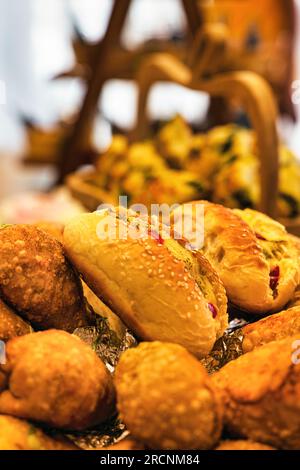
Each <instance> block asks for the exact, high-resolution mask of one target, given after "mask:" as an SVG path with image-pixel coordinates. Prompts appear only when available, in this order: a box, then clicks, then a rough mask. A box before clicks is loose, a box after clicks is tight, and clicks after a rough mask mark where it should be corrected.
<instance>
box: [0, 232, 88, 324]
mask: <svg viewBox="0 0 300 470" xmlns="http://www.w3.org/2000/svg"><path fill="white" fill-rule="evenodd" d="M0 294H1V296H2V297H3V299H4V301H5V302H7V303H8V304H9V305H11V306H12V307H13V308H14V309H15V310H16V311H18V313H19V314H20V315H22V317H23V318H25V319H26V320H29V321H30V322H31V323H32V325H33V326H34V327H35V328H36V329H48V328H57V329H62V330H66V331H69V332H73V331H74V330H75V328H77V327H80V326H85V325H87V323H88V321H87V318H86V315H85V305H84V302H83V295H82V287H81V283H80V280H79V278H78V276H77V274H76V273H75V271H74V269H73V268H72V266H71V265H70V263H69V262H68V261H67V259H66V258H65V255H64V251H63V247H62V245H61V244H60V243H59V242H58V241H56V240H55V239H54V238H53V237H51V236H50V235H48V234H47V233H45V232H43V231H41V230H39V229H37V228H36V227H33V226H30V225H11V226H6V227H5V228H2V229H1V230H0Z"/></svg>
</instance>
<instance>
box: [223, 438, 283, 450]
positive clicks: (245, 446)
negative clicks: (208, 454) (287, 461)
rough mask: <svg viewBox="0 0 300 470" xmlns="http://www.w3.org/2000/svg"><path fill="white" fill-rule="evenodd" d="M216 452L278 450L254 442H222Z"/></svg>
mask: <svg viewBox="0 0 300 470" xmlns="http://www.w3.org/2000/svg"><path fill="white" fill-rule="evenodd" d="M215 450H276V449H274V447H271V446H267V445H266V444H261V443H260V442H253V441H242V440H240V441H229V440H228V441H221V442H220V444H219V445H218V447H217V448H216V449H215Z"/></svg>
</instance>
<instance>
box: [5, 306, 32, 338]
mask: <svg viewBox="0 0 300 470" xmlns="http://www.w3.org/2000/svg"><path fill="white" fill-rule="evenodd" d="M31 331H32V329H31V326H30V325H29V324H28V323H26V322H25V321H24V320H22V318H21V317H19V316H18V315H17V314H16V313H15V312H14V311H13V310H12V309H11V308H9V307H8V306H7V305H6V304H5V303H4V302H3V301H2V300H1V299H0V341H4V342H6V341H8V340H9V339H12V338H14V337H15V336H22V335H27V334H28V333H30V332H31Z"/></svg>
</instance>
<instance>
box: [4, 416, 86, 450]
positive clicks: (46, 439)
mask: <svg viewBox="0 0 300 470" xmlns="http://www.w3.org/2000/svg"><path fill="white" fill-rule="evenodd" d="M0 430H1V432H0V450H79V449H78V447H76V446H75V445H74V444H72V443H71V442H70V441H68V440H67V439H65V438H63V437H58V436H56V437H50V436H48V435H47V434H45V432H44V431H42V430H41V429H39V428H38V427H36V426H35V425H33V424H32V423H29V422H27V421H24V420H21V419H17V418H13V417H12V416H4V415H0Z"/></svg>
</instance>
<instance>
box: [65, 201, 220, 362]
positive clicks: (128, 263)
mask: <svg viewBox="0 0 300 470" xmlns="http://www.w3.org/2000/svg"><path fill="white" fill-rule="evenodd" d="M118 213H119V210H117V211H116V212H110V211H101V212H98V213H97V212H95V213H93V214H85V215H81V216H79V217H76V218H75V219H73V221H71V222H70V223H68V224H67V226H66V228H65V231H64V246H65V249H66V251H67V253H68V256H69V258H70V259H71V260H72V262H73V263H74V265H75V266H76V267H77V269H78V270H79V271H80V273H81V274H82V276H83V278H84V280H85V282H86V283H87V284H88V285H89V286H90V287H91V288H92V290H93V291H94V292H95V294H96V295H97V296H98V297H101V298H102V299H104V301H105V303H107V304H108V305H110V307H111V308H112V310H113V311H114V312H115V313H117V314H118V315H119V316H120V318H121V319H122V320H123V321H124V323H125V324H127V326H128V327H129V328H130V329H131V330H132V331H133V332H134V333H135V334H136V335H137V336H138V337H139V338H141V339H143V340H149V341H152V340H161V341H170V342H174V343H179V344H182V345H183V346H184V347H186V348H187V349H188V350H189V351H191V352H192V353H193V354H195V355H197V356H199V357H202V356H205V355H206V354H207V353H209V352H210V351H211V349H212V347H213V345H214V343H215V341H216V340H217V339H218V338H219V337H220V336H222V334H223V333H224V331H225V329H226V327H227V322H228V319H227V299H226V295H225V289H224V287H223V285H222V283H221V281H220V279H219V277H218V275H217V273H216V272H215V271H214V269H213V268H212V267H211V265H210V263H209V262H208V261H207V260H206V259H205V258H204V257H203V256H202V255H201V254H198V255H193V254H192V253H191V252H190V251H188V250H186V249H184V248H183V247H182V246H181V245H180V244H179V243H178V242H177V241H175V240H172V239H170V238H167V237H165V238H164V236H165V233H164V232H162V233H161V234H155V232H154V229H153V227H152V226H150V225H149V224H148V222H146V226H145V220H142V219H141V218H139V217H137V214H136V213H135V214H132V213H131V214H129V213H126V214H125V219H124V218H123V216H122V217H119V215H118ZM115 215H116V218H115ZM123 215H124V214H123ZM114 223H115V224H116V225H117V227H118V229H120V231H122V230H126V229H128V228H129V227H130V226H132V225H134V226H136V225H137V224H139V226H141V227H143V228H144V229H146V232H147V235H146V238H145V237H144V238H142V239H133V237H130V236H129V237H127V238H126V239H122V237H121V236H119V235H118V234H117V235H116V237H115V238H114V239H112V237H110V238H109V237H107V235H108V233H107V234H106V233H104V228H103V226H104V224H107V226H109V227H114ZM148 234H149V235H148Z"/></svg>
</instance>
